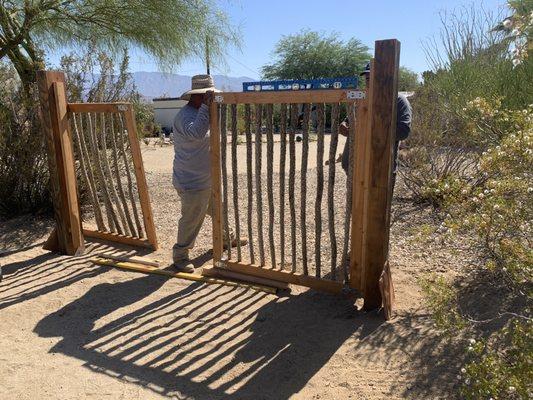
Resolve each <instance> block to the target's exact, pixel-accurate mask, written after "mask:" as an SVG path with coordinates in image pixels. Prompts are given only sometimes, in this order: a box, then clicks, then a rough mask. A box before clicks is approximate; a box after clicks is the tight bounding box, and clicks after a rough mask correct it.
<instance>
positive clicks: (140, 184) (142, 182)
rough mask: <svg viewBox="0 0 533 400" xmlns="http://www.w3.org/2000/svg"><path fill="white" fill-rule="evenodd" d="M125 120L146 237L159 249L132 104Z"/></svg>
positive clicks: (126, 112)
mask: <svg viewBox="0 0 533 400" xmlns="http://www.w3.org/2000/svg"><path fill="white" fill-rule="evenodd" d="M124 120H125V122H126V129H127V130H128V138H129V141H130V148H131V155H132V157H133V166H134V172H135V178H136V180H137V190H138V192H139V200H140V202H141V210H142V214H143V222H144V229H145V230H146V238H147V239H148V241H149V242H150V243H151V244H152V248H153V249H154V250H157V248H158V244H157V234H156V230H155V224H154V216H153V212H152V205H151V203H150V193H149V191H148V184H147V183H146V173H145V172H144V165H143V160H142V155H141V148H140V146H139V139H138V136H137V125H136V123H135V115H134V113H133V107H132V106H131V104H129V105H128V110H127V111H125V112H124Z"/></svg>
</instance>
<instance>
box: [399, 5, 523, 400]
mask: <svg viewBox="0 0 533 400" xmlns="http://www.w3.org/2000/svg"><path fill="white" fill-rule="evenodd" d="M510 4H511V5H513V4H514V5H515V6H516V7H522V6H524V7H526V9H524V8H523V7H522V8H513V7H511V9H512V10H514V11H515V14H514V15H513V16H512V17H509V18H507V19H506V20H505V21H507V22H505V21H504V24H505V25H506V30H499V29H497V31H498V32H500V34H501V36H500V37H499V39H498V41H495V42H494V43H492V45H491V46H488V47H487V46H481V47H479V48H480V49H481V50H483V51H478V52H476V53H475V54H472V53H471V52H468V51H466V52H465V51H459V52H454V51H455V50H456V49H455V48H454V49H451V50H454V51H452V52H451V54H448V55H447V56H446V59H447V60H448V62H446V63H443V64H442V67H443V68H442V69H441V70H436V71H435V72H433V73H427V74H426V76H425V82H424V85H423V87H422V88H421V90H420V91H419V92H417V98H416V99H415V102H414V107H419V106H422V107H424V108H415V118H417V116H418V118H419V119H418V120H416V119H415V131H414V133H413V137H412V139H411V142H410V143H409V146H410V149H409V153H408V155H407V157H413V164H412V165H411V168H410V169H409V168H406V183H407V185H408V187H409V188H410V189H411V190H412V192H413V193H414V195H415V198H417V199H418V200H421V201H428V202H430V203H432V204H433V205H435V206H437V207H438V209H439V211H442V212H439V215H440V216H442V218H443V219H444V221H443V224H442V225H441V227H443V229H442V230H441V232H443V233H444V234H445V235H447V236H448V237H450V238H451V239H455V240H461V241H462V242H463V244H468V245H469V246H470V249H471V250H472V252H473V254H474V255H475V256H477V257H476V258H475V260H477V262H475V263H474V264H473V266H472V270H471V271H468V273H467V271H464V273H463V274H461V275H460V278H459V279H454V280H452V281H451V282H445V281H444V280H443V279H442V278H440V279H439V278H437V279H431V280H428V281H426V282H425V283H424V285H423V288H424V291H425V294H426V298H427V301H428V306H429V307H430V309H431V310H432V312H433V317H434V319H435V322H436V326H437V327H438V328H440V329H442V330H443V331H444V332H447V333H448V334H450V333H453V335H454V337H457V338H460V337H464V336H468V337H469V339H468V340H467V344H466V346H465V350H466V351H465V353H464V354H465V355H466V356H465V358H464V365H463V367H462V368H461V370H460V371H457V372H458V379H460V380H461V383H462V384H461V389H460V390H461V395H462V397H463V398H466V399H529V398H531V397H532V396H533V385H532V384H531V382H533V379H532V378H533V377H532V369H531V359H532V356H533V345H532V341H531V336H532V334H533V328H532V325H531V323H532V322H531V311H530V310H531V305H532V304H531V303H532V295H533V290H532V285H531V282H532V268H533V251H532V248H531V238H532V237H533V230H532V224H531V221H533V202H532V201H531V198H532V196H533V169H532V168H531V166H532V165H533V104H531V90H530V87H531V77H532V76H533V66H532V63H531V57H528V56H527V54H524V51H523V50H520V51H519V52H516V51H514V52H513V53H511V54H509V53H508V52H507V50H508V45H509V43H510V41H509V38H511V39H513V40H514V39H516V37H517V35H518V36H520V35H521V37H522V38H523V36H524V35H523V34H522V33H521V32H524V31H527V32H531V29H530V28H526V27H525V25H524V24H522V25H521V31H520V32H513V31H511V28H512V26H513V25H514V24H518V22H517V21H518V19H516V18H515V15H516V11H517V10H518V9H520V12H521V13H522V15H525V16H527V18H528V21H529V23H530V24H531V12H532V11H533V2H531V1H530V0H527V1H512V2H510ZM527 7H529V8H527ZM524 10H525V11H524ZM520 21H522V22H521V23H523V22H524V21H525V20H524V18H522V17H520ZM502 24H503V23H502ZM453 27H454V26H453V25H452V28H450V26H448V27H447V28H446V29H448V32H449V33H450V32H451V34H452V37H454V36H453V35H454V33H453V29H455V28H456V29H459V27H460V25H457V26H455V28H453ZM450 29H452V31H450ZM528 29H529V30H528ZM459 31H460V29H459ZM507 31H509V34H510V35H511V36H510V37H509V36H508V35H506V34H505V32H507ZM455 33H457V32H455ZM480 34H481V33H480ZM520 40H521V39H520ZM529 40H530V36H529ZM474 43H475V41H474ZM528 43H529V42H526V44H524V42H523V41H522V42H519V45H520V46H522V47H520V48H521V49H524V48H527V49H530V44H528ZM524 46H525V47H524ZM474 47H476V46H474ZM463 50H464V49H463ZM493 51H495V52H493ZM517 59H518V62H517ZM417 157H419V158H417ZM417 162H418V164H417ZM481 279H482V283H481V284H480V282H481V281H480V280H481ZM473 292H475V293H476V296H477V297H479V296H483V295H487V294H489V296H497V298H495V299H494V300H495V302H494V303H495V304H494V307H493V308H491V309H490V310H485V311H483V312H484V313H485V314H484V319H483V320H477V319H476V318H475V317H473V316H472V314H471V313H472V312H473V310H472V309H469V308H468V306H465V303H464V302H462V300H461V299H462V296H463V295H465V294H470V295H472V293H473ZM477 297H476V298H477ZM468 304H469V303H468V302H467V303H466V305H468ZM470 304H472V303H470ZM496 304H497V305H496ZM487 314H488V315H487ZM487 316H488V318H486V317H487Z"/></svg>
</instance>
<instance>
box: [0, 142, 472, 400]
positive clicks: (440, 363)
mask: <svg viewBox="0 0 533 400" xmlns="http://www.w3.org/2000/svg"><path fill="white" fill-rule="evenodd" d="M313 146H314V144H313V143H312V144H311V149H310V150H311V151H310V154H311V153H312V152H313V151H314V150H313ZM242 147H244V146H240V148H242ZM143 155H144V159H145V166H146V170H147V179H148V184H149V187H150V194H151V197H152V204H153V209H154V218H155V224H156V227H157V232H158V236H159V242H160V245H161V249H160V250H158V251H157V252H155V253H152V254H149V257H151V258H154V259H160V260H163V261H164V262H167V263H170V257H171V247H172V245H173V243H174V241H175V234H176V222H177V217H178V215H179V199H178V196H177V195H176V193H175V191H174V189H173V188H172V185H171V174H170V171H171V165H172V149H171V148H168V147H167V148H165V147H163V148H159V147H157V148H154V147H153V146H150V147H146V146H143ZM312 158H313V156H311V155H310V160H311V159H312ZM315 168H316V165H313V164H312V163H310V165H309V169H308V170H307V171H306V173H307V176H308V177H309V176H313V174H314V173H315ZM342 176H343V174H339V180H338V187H337V191H336V193H337V197H336V207H338V210H343V201H344V195H343V191H342V190H343V187H344V182H343V180H342V179H343V178H341V177H342ZM239 179H240V182H242V180H243V179H244V176H243V175H242V174H241V175H240V177H239ZM312 181H314V179H310V180H309V182H310V185H309V187H308V195H307V197H306V199H308V201H306V207H307V208H306V209H307V211H308V213H309V214H310V215H311V213H312V212H313V209H314V195H313V193H314V191H315V190H316V189H315V187H314V186H313V184H312ZM263 182H266V177H265V178H264V180H263ZM240 187H244V186H242V184H240ZM263 187H265V186H263ZM263 192H265V193H264V194H265V195H266V190H263ZM404 196H405V193H404V191H403V187H402V183H401V181H399V182H398V187H397V190H396V193H395V199H394V202H393V221H394V223H393V225H392V230H391V254H390V258H391V267H392V273H393V278H394V282H395V289H396V317H395V318H394V319H393V320H392V321H390V322H385V321H384V320H383V318H382V316H379V315H376V314H375V313H364V312H362V311H360V310H359V309H358V308H357V307H356V306H354V304H353V303H352V302H350V301H349V300H348V299H345V298H342V297H339V296H331V295H324V294H321V293H316V292H313V291H302V290H295V291H294V292H293V293H292V294H291V295H286V296H282V297H278V296H274V295H267V294H264V293H259V292H254V291H250V290H245V289H242V288H229V287H224V286H216V285H210V286H206V285H200V284H196V283H194V284H191V282H188V281H184V280H179V279H166V278H162V277H157V276H152V275H140V274H136V273H133V272H124V271H120V270H116V269H112V268H105V267H98V266H95V265H94V264H92V263H91V262H90V259H91V257H93V255H94V254H95V253H98V252H102V251H107V252H114V253H116V254H123V253H124V252H126V251H129V252H131V251H132V249H128V248H126V247H118V246H110V245H109V244H108V243H98V242H92V243H90V244H89V245H88V249H87V250H88V251H87V254H86V255H84V256H82V257H77V258H75V257H65V256H58V255H55V254H52V253H48V252H46V251H43V250H42V249H41V247H42V244H43V242H44V240H45V239H46V237H47V235H48V233H49V231H50V229H51V227H52V226H53V222H52V221H50V220H49V219H42V218H34V217H24V218H19V219H14V220H10V221H1V223H0V247H1V248H4V249H5V250H7V252H6V253H5V254H4V256H2V257H1V258H0V262H1V263H2V265H3V272H4V279H3V281H2V282H1V283H0V310H1V312H0V327H1V335H0V348H1V349H2V353H1V355H0V362H1V365H2V374H0V398H2V399H4V398H6V399H7V398H9V399H35V398H40V399H78V398H88V399H101V398H104V397H106V398H113V399H115V398H128V399H152V398H154V399H161V398H174V399H221V398H234V399H276V400H277V399H286V398H295V399H348V398H353V399H404V398H412V399H421V398H424V399H425V398H431V399H450V398H454V397H455V395H454V393H455V392H456V389H457V384H458V381H457V378H456V376H457V374H458V371H459V370H460V367H461V360H462V356H463V355H462V354H461V353H460V352H457V350H456V349H457V346H456V342H457V341H458V340H461V338H452V339H450V340H448V341H443V340H442V337H441V336H439V335H438V332H436V331H435V329H434V327H433V323H432V321H431V319H430V318H429V315H428V312H427V310H426V309H425V307H424V303H423V298H422V294H421V290H420V286H419V279H420V278H422V277H424V276H426V275H427V274H429V273H437V274H439V275H442V276H444V277H448V278H449V277H452V276H454V275H455V274H457V272H458V271H460V270H461V269H465V268H466V267H467V264H468V262H469V259H470V257H471V255H470V254H469V253H468V252H466V251H465V250H464V249H463V246H462V244H461V243H447V242H445V241H443V239H442V238H441V237H439V236H438V235H429V236H427V237H425V236H421V235H420V233H421V232H423V231H424V230H425V229H424V227H426V226H433V225H434V222H433V221H432V219H431V212H430V210H428V209H426V208H423V207H421V206H418V205H415V204H413V203H412V202H410V201H409V200H408V199H405V198H404ZM245 198H246V192H245V191H243V190H239V199H240V201H241V202H244V200H245ZM296 199H297V200H298V199H299V192H298V191H297V192H296ZM264 204H265V207H264V212H265V238H267V237H268V236H267V230H268V224H267V223H266V216H267V214H266V212H267V208H266V204H267V203H266V201H264ZM297 209H298V208H297ZM342 217H343V216H342V212H338V213H337V214H336V216H335V218H336V219H335V221H336V226H337V227H340V226H341V225H342ZM323 220H324V221H326V219H325V218H324V217H323ZM308 221H309V223H310V224H309V225H308V235H309V239H308V256H309V259H310V260H311V264H310V265H311V272H314V270H313V263H314V261H313V251H314V245H313V241H312V240H313V239H312V237H313V236H314V227H313V221H314V218H308ZM243 226H244V224H243ZM274 226H275V228H276V227H277V224H275V225H274ZM287 227H288V225H287ZM326 233H327V231H325V233H324V237H323V240H322V245H321V253H320V254H321V257H322V260H323V261H324V263H325V264H326V263H327V260H328V257H329V251H330V249H329V247H330V246H329V242H328V240H329V239H328V237H327V235H326ZM338 233H339V236H338V239H339V240H340V239H341V238H342V233H341V232H340V231H339V232H338ZM422 238H424V240H422ZM210 247H211V228H210V223H206V224H204V227H203V228H202V231H201V232H200V235H199V237H198V242H197V246H196V247H195V248H194V250H193V256H197V257H199V260H198V263H199V265H201V264H202V263H204V262H209V258H210V254H209V249H210ZM140 254H142V253H140ZM459 348H460V346H459Z"/></svg>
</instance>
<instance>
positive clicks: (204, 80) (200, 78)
mask: <svg viewBox="0 0 533 400" xmlns="http://www.w3.org/2000/svg"><path fill="white" fill-rule="evenodd" d="M210 90H212V91H213V92H220V90H218V89H216V88H215V82H214V81H213V77H212V76H211V75H194V76H193V77H192V83H191V90H188V91H186V92H185V93H183V94H182V95H181V97H180V99H182V100H190V99H191V94H203V93H205V92H208V91H210Z"/></svg>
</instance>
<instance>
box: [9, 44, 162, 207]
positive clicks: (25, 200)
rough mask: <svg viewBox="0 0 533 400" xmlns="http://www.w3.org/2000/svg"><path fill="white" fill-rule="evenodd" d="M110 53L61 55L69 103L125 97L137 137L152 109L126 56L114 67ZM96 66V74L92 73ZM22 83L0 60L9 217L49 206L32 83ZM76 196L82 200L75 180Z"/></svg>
mask: <svg viewBox="0 0 533 400" xmlns="http://www.w3.org/2000/svg"><path fill="white" fill-rule="evenodd" d="M115 64H116V62H115V60H114V59H113V58H111V57H109V56H107V55H106V54H104V53H102V52H97V51H95V50H94V48H92V47H89V48H88V49H87V50H85V51H82V52H81V53H71V54H70V55H68V56H65V57H63V58H62V60H61V64H60V69H61V70H62V71H64V72H65V74H66V89H67V96H68V100H69V101H70V102H80V101H89V102H115V101H130V102H132V103H133V105H134V110H135V114H136V115H135V116H136V121H137V124H138V131H139V135H140V136H145V135H147V134H150V135H151V134H152V132H153V130H154V129H155V125H154V121H153V109H152V108H151V106H150V105H148V104H145V103H143V102H142V101H141V98H140V96H139V94H138V93H137V91H136V89H135V86H134V84H133V81H132V79H131V75H130V74H129V73H128V56H127V54H126V53H124V54H123V56H122V58H121V59H120V60H119V63H118V67H116V66H115ZM97 71H98V73H97ZM29 88H30V90H29V91H28V90H27V89H25V88H23V86H22V85H21V82H20V79H19V78H18V77H17V74H16V72H15V70H14V69H13V68H12V67H10V66H8V64H5V63H0V214H1V215H2V216H4V217H14V216H16V215H20V214H24V213H38V212H47V211H50V210H51V205H52V203H51V199H50V193H49V188H48V184H49V172H48V160H47V155H46V147H45V142H44V140H45V138H44V135H43V133H42V131H41V129H40V119H39V107H40V104H39V98H38V95H37V90H36V87H34V86H31V85H30V86H29ZM78 182H79V183H80V187H79V189H80V197H81V201H82V202H83V200H84V199H85V190H84V187H83V184H82V181H81V180H78Z"/></svg>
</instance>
